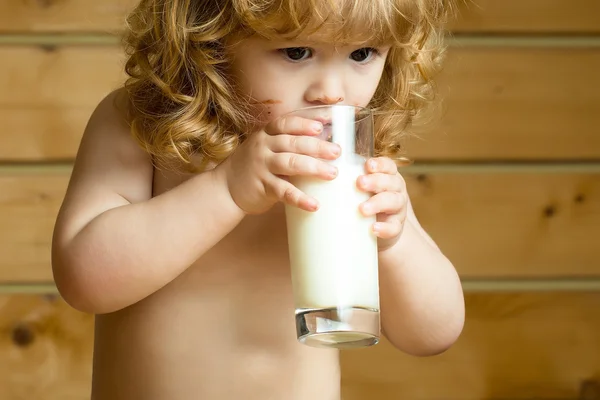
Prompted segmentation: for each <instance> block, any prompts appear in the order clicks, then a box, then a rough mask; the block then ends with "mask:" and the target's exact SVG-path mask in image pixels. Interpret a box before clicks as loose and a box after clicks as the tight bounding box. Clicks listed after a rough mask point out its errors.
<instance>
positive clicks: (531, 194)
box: [407, 166, 600, 278]
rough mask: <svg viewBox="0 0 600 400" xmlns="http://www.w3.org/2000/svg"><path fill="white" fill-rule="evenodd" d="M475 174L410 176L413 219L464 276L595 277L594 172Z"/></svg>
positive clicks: (599, 178)
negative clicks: (417, 219) (421, 225)
mask: <svg viewBox="0 0 600 400" xmlns="http://www.w3.org/2000/svg"><path fill="white" fill-rule="evenodd" d="M440 170H443V166H441V167H440ZM476 171H477V170H476V169H474V170H473V172H472V173H469V172H462V173H451V172H449V173H443V172H440V173H433V172H432V173H428V174H419V175H416V176H415V175H410V176H408V177H407V185H408V189H409V192H410V195H411V198H412V200H413V202H414V207H415V212H416V213H417V216H418V217H419V219H420V221H421V223H422V224H423V226H424V227H425V229H426V230H427V231H428V232H429V233H430V234H431V236H432V237H433V238H434V239H435V240H436V241H437V242H438V244H439V245H440V247H441V248H442V250H444V252H445V253H446V254H447V255H448V257H449V258H450V259H451V260H452V261H453V262H454V264H455V266H456V268H457V269H458V270H459V272H460V274H461V276H462V277H464V278H467V277H468V278H474V277H478V278H482V277H486V278H487V277H499V276H501V277H504V278H506V277H519V278H524V277H552V276H554V277H560V276H569V277H585V276H588V275H597V274H599V273H600V269H599V268H598V262H597V260H598V258H599V257H600V249H598V246H597V243H595V242H596V241H595V240H593V239H592V238H596V237H600V201H598V199H599V198H600V174H599V173H589V174H587V173H578V174H575V173H548V174H540V173H532V172H525V173H516V172H514V173H489V174H484V173H478V172H476Z"/></svg>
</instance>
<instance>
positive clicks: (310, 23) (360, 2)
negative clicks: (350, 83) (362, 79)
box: [240, 0, 411, 46]
mask: <svg viewBox="0 0 600 400" xmlns="http://www.w3.org/2000/svg"><path fill="white" fill-rule="evenodd" d="M263 3H264V4H262V6H263V7H260V12H256V11H255V10H254V11H253V10H250V9H248V10H243V12H242V14H241V15H240V16H241V19H242V21H243V23H242V25H244V26H245V27H246V28H249V30H250V31H252V33H254V34H257V35H259V36H262V37H265V38H267V39H273V40H282V39H283V40H294V41H297V40H302V41H307V42H314V43H328V44H332V43H335V44H336V45H340V46H342V45H358V44H367V43H369V44H371V45H383V44H391V43H393V42H395V41H398V40H399V39H401V38H402V37H403V36H404V34H405V33H406V30H407V28H409V25H411V23H410V22H409V19H410V18H408V14H410V11H408V10H407V9H406V7H407V4H410V2H409V1H407V0H288V1H281V0H279V1H278V0H263ZM282 4H285V6H282ZM401 5H402V7H400V6H401Z"/></svg>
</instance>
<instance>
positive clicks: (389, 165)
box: [367, 157, 398, 175]
mask: <svg viewBox="0 0 600 400" xmlns="http://www.w3.org/2000/svg"><path fill="white" fill-rule="evenodd" d="M367 172H369V173H371V174H373V173H375V172H381V173H383V174H390V175H394V174H397V173H398V167H397V166H396V163H395V162H394V161H392V159H390V158H388V157H375V158H371V159H370V160H368V161H367Z"/></svg>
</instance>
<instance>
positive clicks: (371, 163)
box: [369, 160, 377, 171]
mask: <svg viewBox="0 0 600 400" xmlns="http://www.w3.org/2000/svg"><path fill="white" fill-rule="evenodd" d="M369 168H370V169H371V170H373V171H375V168H377V163H376V162H375V160H371V161H369Z"/></svg>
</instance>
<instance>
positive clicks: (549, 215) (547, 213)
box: [544, 205, 556, 218]
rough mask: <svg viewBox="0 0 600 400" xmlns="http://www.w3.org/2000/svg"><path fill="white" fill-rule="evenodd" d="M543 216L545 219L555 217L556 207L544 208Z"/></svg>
mask: <svg viewBox="0 0 600 400" xmlns="http://www.w3.org/2000/svg"><path fill="white" fill-rule="evenodd" d="M544 215H545V216H546V218H552V217H554V216H555V215H556V207H555V206H552V205H550V206H547V207H546V208H544Z"/></svg>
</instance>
